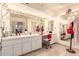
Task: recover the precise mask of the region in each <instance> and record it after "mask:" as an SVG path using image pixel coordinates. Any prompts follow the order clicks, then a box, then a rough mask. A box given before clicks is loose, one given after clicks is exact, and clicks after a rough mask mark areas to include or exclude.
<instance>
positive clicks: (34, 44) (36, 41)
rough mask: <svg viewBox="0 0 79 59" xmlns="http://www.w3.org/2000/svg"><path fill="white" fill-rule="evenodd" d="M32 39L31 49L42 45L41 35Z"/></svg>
mask: <svg viewBox="0 0 79 59" xmlns="http://www.w3.org/2000/svg"><path fill="white" fill-rule="evenodd" d="M31 40H32V50H36V49H39V48H41V47H42V39H41V37H33V38H31Z"/></svg>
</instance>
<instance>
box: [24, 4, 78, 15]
mask: <svg viewBox="0 0 79 59" xmlns="http://www.w3.org/2000/svg"><path fill="white" fill-rule="evenodd" d="M25 5H27V6H29V7H32V8H35V9H37V10H39V11H42V12H45V13H47V14H48V15H50V16H58V15H62V14H65V12H66V10H67V9H72V12H74V11H77V12H78V10H79V3H25Z"/></svg>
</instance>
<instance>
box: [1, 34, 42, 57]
mask: <svg viewBox="0 0 79 59" xmlns="http://www.w3.org/2000/svg"><path fill="white" fill-rule="evenodd" d="M39 48H42V37H41V36H40V35H28V36H15V37H9V38H7V39H6V38H4V39H3V40H2V50H1V51H0V54H1V55H2V56H18V55H22V54H25V53H28V52H31V51H33V50H36V49H39Z"/></svg>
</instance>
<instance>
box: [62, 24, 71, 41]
mask: <svg viewBox="0 0 79 59" xmlns="http://www.w3.org/2000/svg"><path fill="white" fill-rule="evenodd" d="M67 29H68V24H60V38H61V40H63V41H68V42H69V40H70V38H71V35H70V34H69V33H67Z"/></svg>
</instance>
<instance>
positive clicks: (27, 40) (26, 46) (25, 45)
mask: <svg viewBox="0 0 79 59" xmlns="http://www.w3.org/2000/svg"><path fill="white" fill-rule="evenodd" d="M22 49H23V54H25V53H28V52H30V51H31V39H30V37H27V38H24V39H23V48H22Z"/></svg>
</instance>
